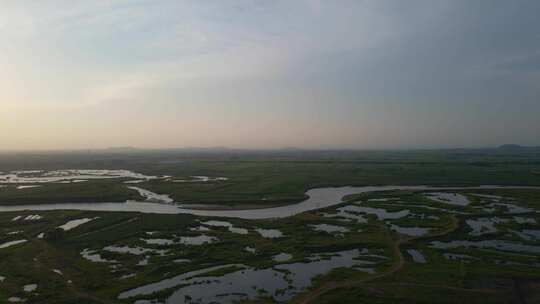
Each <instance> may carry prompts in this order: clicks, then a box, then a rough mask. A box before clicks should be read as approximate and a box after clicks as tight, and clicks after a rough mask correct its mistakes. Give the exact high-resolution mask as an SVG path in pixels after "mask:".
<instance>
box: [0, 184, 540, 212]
mask: <svg viewBox="0 0 540 304" xmlns="http://www.w3.org/2000/svg"><path fill="white" fill-rule="evenodd" d="M501 188H506V189H540V187H501V186H480V187H427V186H366V187H338V188H317V189H311V190H309V191H307V192H306V195H307V196H309V198H308V199H306V200H304V201H302V202H300V203H298V204H293V205H287V206H281V207H274V208H266V209H254V210H195V209H186V208H182V206H181V205H178V206H177V205H166V204H153V203H147V202H124V203H66V204H35V205H26V204H25V205H10V206H0V212H13V211H23V210H66V209H72V210H89V211H111V212H112V211H115V212H142V213H160V214H180V213H187V214H193V215H198V216H212V217H233V218H235V217H236V218H242V219H269V218H284V217H289V216H293V215H296V214H299V213H302V212H306V211H311V210H317V209H321V208H326V207H330V206H333V205H337V204H340V203H342V202H343V198H344V197H345V196H347V195H351V194H358V193H366V192H372V191H390V190H457V189H501Z"/></svg>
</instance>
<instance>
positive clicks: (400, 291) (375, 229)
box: [0, 190, 540, 303]
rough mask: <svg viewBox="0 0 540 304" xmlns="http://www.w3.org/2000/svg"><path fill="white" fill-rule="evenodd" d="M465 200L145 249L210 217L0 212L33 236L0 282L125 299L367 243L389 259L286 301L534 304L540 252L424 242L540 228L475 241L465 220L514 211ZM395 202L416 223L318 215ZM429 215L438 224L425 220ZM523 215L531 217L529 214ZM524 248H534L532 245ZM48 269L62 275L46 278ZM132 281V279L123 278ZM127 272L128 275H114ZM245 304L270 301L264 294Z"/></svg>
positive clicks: (538, 194)
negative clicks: (180, 281) (408, 230)
mask: <svg viewBox="0 0 540 304" xmlns="http://www.w3.org/2000/svg"><path fill="white" fill-rule="evenodd" d="M478 192H479V191H475V193H478ZM483 193H485V194H498V195H504V196H505V197H514V198H516V201H515V204H519V205H520V206H523V207H532V208H535V210H539V209H540V191H537V190H489V191H487V190H483ZM464 194H466V195H469V197H470V199H471V201H472V203H471V205H470V206H465V207H461V206H452V205H449V204H444V203H440V202H435V201H432V200H430V199H428V198H427V197H426V196H424V195H423V194H422V193H421V192H409V191H399V192H398V191H396V192H391V193H385V192H381V193H368V194H363V195H358V196H351V197H349V199H348V201H347V202H346V203H344V204H342V205H340V206H334V207H331V208H327V209H325V210H317V211H312V212H308V213H304V214H300V215H297V216H294V217H291V218H285V219H281V220H257V221H248V220H240V219H222V220H226V221H228V222H230V223H231V224H233V225H234V226H235V227H240V228H245V229H248V230H249V233H248V234H247V235H240V234H235V233H231V232H230V231H228V230H227V228H226V227H210V229H211V230H210V231H206V232H204V234H207V235H210V236H213V237H216V238H217V239H219V241H218V242H216V243H212V244H206V245H201V246H185V245H181V244H168V245H150V244H146V243H145V242H144V241H143V239H148V238H157V239H174V238H175V237H177V236H178V235H182V236H195V235H200V234H201V233H202V232H196V231H192V230H191V229H190V228H195V227H198V226H200V225H201V221H205V220H207V219H204V218H197V217H194V216H190V215H152V214H138V213H99V212H85V211H54V212H53V211H50V212H31V211H26V212H16V213H0V235H1V236H2V237H1V238H0V243H3V242H6V241H10V240H15V239H22V238H24V239H27V240H29V241H28V242H27V243H25V244H21V245H16V246H13V247H10V248H5V249H0V275H1V276H4V277H6V279H5V281H4V282H2V283H0V284H1V286H2V289H0V301H5V300H7V299H8V298H9V297H12V296H18V297H21V298H24V299H27V300H28V302H29V303H76V302H79V303H81V302H82V303H124V302H125V303H131V302H133V300H135V299H137V298H132V299H129V300H117V299H116V297H117V295H118V294H119V293H120V292H121V291H124V290H127V289H130V288H133V287H137V286H140V285H144V284H148V283H151V282H156V281H160V280H162V279H165V278H170V277H173V276H175V275H177V274H181V273H186V272H188V271H192V270H196V269H200V268H201V267H208V266H212V265H225V264H236V263H241V264H245V265H247V266H250V267H255V268H257V269H262V268H267V267H272V266H273V265H275V264H276V262H274V261H273V260H272V256H274V255H276V254H278V253H281V252H286V253H289V254H291V255H292V256H293V259H292V260H290V261H287V263H294V262H306V261H307V260H306V258H307V257H309V256H310V255H312V254H317V253H328V252H336V251H340V250H348V249H353V248H367V249H370V250H371V251H374V252H377V253H378V254H379V255H382V256H385V257H387V260H384V261H382V262H380V263H378V264H377V266H376V267H375V270H376V272H375V273H374V274H369V273H365V272H362V271H355V270H351V269H347V268H339V269H336V270H334V271H332V272H331V273H329V274H327V275H324V276H321V277H317V278H316V279H315V280H314V281H313V287H312V288H311V289H309V290H307V291H305V292H303V293H301V294H299V295H298V296H297V297H295V298H294V299H292V300H291V301H292V303H362V301H364V302H365V303H395V302H396V301H398V302H403V303H455V301H456V299H459V300H460V301H461V302H463V303H519V302H520V301H521V302H523V303H534V301H535V299H537V298H538V296H539V295H538V292H537V289H535V286H537V285H536V284H538V282H540V272H539V271H538V269H540V268H536V267H531V265H533V264H534V263H537V262H538V259H539V256H538V255H535V254H524V253H519V252H506V251H500V250H493V249H478V248H476V249H475V248H469V249H464V248H456V249H451V250H440V249H435V248H432V247H431V246H430V242H431V241H433V240H439V241H449V240H460V239H507V240H510V241H519V242H525V241H524V240H521V239H516V238H515V236H510V235H508V231H511V230H512V229H516V228H531V229H538V227H539V226H538V222H536V223H535V224H527V225H517V226H518V227H516V223H514V222H508V223H504V224H501V225H498V226H497V228H498V229H499V232H497V233H495V234H491V235H486V236H482V237H471V235H470V228H469V227H468V226H467V225H466V224H465V221H466V220H467V219H471V218H472V219H474V218H478V217H482V216H489V217H494V216H497V217H500V218H508V219H511V218H513V217H514V216H516V215H513V214H508V213H507V212H503V210H502V209H501V210H498V211H496V212H495V213H485V211H483V210H482V209H481V207H483V206H485V205H486V204H487V202H486V201H484V200H482V199H480V198H477V197H474V196H470V193H469V194H467V193H466V192H464ZM381 198H383V199H384V198H393V199H396V198H397V199H398V201H394V200H392V201H378V200H371V199H381ZM400 204H404V205H406V204H409V205H410V206H409V207H407V208H406V209H407V210H410V211H411V212H412V214H414V215H415V216H412V215H411V216H407V217H404V218H397V219H392V220H386V221H381V220H378V219H377V217H375V216H373V215H365V214H364V217H365V218H366V219H367V222H365V223H363V222H356V221H344V220H343V219H340V218H334V217H326V216H325V214H333V213H336V210H337V209H338V208H340V207H342V206H345V205H357V206H366V207H371V208H379V209H384V210H386V211H388V212H394V211H398V210H403V209H404V208H405V207H399V206H398V205H400ZM425 207H429V208H437V210H436V209H429V208H425ZM445 210H446V211H445ZM452 211H458V212H463V213H464V214H455V213H451V212H452ZM31 214H39V215H41V216H42V217H43V218H42V219H39V220H36V221H21V220H20V219H19V220H17V221H15V222H14V221H13V218H14V217H15V216H19V215H20V216H22V217H25V216H28V215H31ZM418 215H423V217H422V218H420V217H419V216H418ZM426 216H436V217H437V218H432V219H430V220H426V219H425V217H426ZM520 216H522V217H530V218H537V215H536V213H534V212H532V213H531V212H529V213H525V214H520ZM96 217H97V219H95V220H94V221H91V222H89V223H87V224H84V225H81V226H79V227H77V228H75V229H73V230H70V231H62V230H59V229H57V228H56V227H58V226H60V225H62V224H64V223H65V222H67V221H69V220H71V219H78V218H96ZM218 220H219V219H218ZM15 223H16V224H15ZM321 223H325V224H330V225H338V226H342V227H346V228H348V229H349V232H347V233H345V234H344V235H343V236H341V237H340V236H336V235H331V234H328V233H326V232H318V231H314V230H313V229H311V228H310V225H315V224H321ZM389 224H396V225H400V226H404V227H414V226H421V227H429V228H431V231H430V233H429V234H428V235H425V236H419V237H411V236H406V235H401V234H398V233H395V232H393V231H392V230H390V229H389ZM255 228H266V229H279V230H280V231H281V232H282V233H283V234H284V237H282V238H279V239H267V238H263V237H261V236H260V235H259V234H257V233H255V231H254V229H255ZM19 230H20V231H21V232H19V233H17V234H9V233H10V232H13V231H19ZM42 232H45V238H43V239H40V238H38V237H37V236H38V235H39V234H40V233H42ZM525 243H528V244H530V245H535V246H536V245H539V243H538V242H537V241H528V242H525ZM110 245H118V246H130V247H132V248H136V247H143V248H148V249H157V250H168V254H167V255H160V254H157V253H155V252H154V253H152V252H150V253H148V254H145V255H133V254H124V253H115V252H108V251H106V250H103V248H104V247H106V246H110ZM246 246H250V247H253V248H256V250H257V253H256V254H252V253H249V252H247V251H246V250H245V249H244V248H245V247H246ZM84 249H91V250H95V251H96V252H97V253H99V254H101V257H102V258H104V259H107V260H115V261H117V263H115V264H119V265H120V266H118V267H115V268H111V267H110V265H111V264H108V263H94V262H90V261H87V260H85V259H83V258H82V257H81V252H82V251H83V250H84ZM407 249H417V250H419V251H421V252H422V254H423V255H424V256H425V258H426V260H427V261H428V262H427V263H425V264H421V263H415V262H414V261H413V260H412V259H411V257H410V256H409V255H407V253H406V250H407ZM445 252H451V253H455V254H467V255H470V256H473V257H474V258H475V259H477V260H474V261H473V262H468V261H463V260H448V259H447V258H445V257H443V253H445ZM146 256H147V257H146ZM143 258H148V264H147V265H139V262H140V261H141V259H143ZM176 259H188V260H190V262H189V263H175V262H174V260H176ZM500 260H503V261H507V262H512V263H511V264H508V265H501V264H498V263H497V262H496V261H500ZM54 269H57V270H60V271H61V272H62V274H61V275H59V274H57V273H55V272H53V270H54ZM233 271H235V268H229V269H224V270H222V271H220V272H218V273H214V275H217V276H219V275H223V274H225V273H228V272H233ZM132 274H136V275H135V276H132V277H131V276H130V275H132ZM124 276H125V279H120V278H122V277H124ZM70 282H71V283H70ZM34 283H35V284H38V292H36V293H26V292H24V291H22V289H21V286H24V285H26V284H34ZM179 287H180V286H177V287H176V288H179ZM173 291H174V289H171V290H163V291H161V292H159V293H156V294H154V295H151V296H149V297H139V299H143V298H146V299H156V298H157V299H165V298H167V297H168V295H170V294H171V293H172V292H173ZM252 302H260V303H270V302H271V301H270V300H269V299H264V298H263V299H260V301H259V300H256V301H252Z"/></svg>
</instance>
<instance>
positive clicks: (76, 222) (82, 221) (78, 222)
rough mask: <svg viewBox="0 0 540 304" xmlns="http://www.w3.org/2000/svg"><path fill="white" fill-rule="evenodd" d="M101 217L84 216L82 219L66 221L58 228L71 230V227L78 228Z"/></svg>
mask: <svg viewBox="0 0 540 304" xmlns="http://www.w3.org/2000/svg"><path fill="white" fill-rule="evenodd" d="M98 218H99V217H95V218H82V219H77V220H71V221H69V222H67V223H65V224H64V225H62V226H58V228H60V229H63V230H64V231H69V230H71V229H74V228H77V227H79V226H81V225H83V224H86V223H88V222H91V221H93V220H95V219H98Z"/></svg>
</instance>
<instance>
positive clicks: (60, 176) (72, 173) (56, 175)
mask: <svg viewBox="0 0 540 304" xmlns="http://www.w3.org/2000/svg"><path fill="white" fill-rule="evenodd" d="M111 178H132V179H144V180H150V179H157V178H159V177H157V176H148V175H144V174H140V173H136V172H132V171H129V170H56V171H41V170H33V171H12V172H10V173H8V174H2V175H0V183H8V184H32V183H55V182H72V181H75V180H88V179H111Z"/></svg>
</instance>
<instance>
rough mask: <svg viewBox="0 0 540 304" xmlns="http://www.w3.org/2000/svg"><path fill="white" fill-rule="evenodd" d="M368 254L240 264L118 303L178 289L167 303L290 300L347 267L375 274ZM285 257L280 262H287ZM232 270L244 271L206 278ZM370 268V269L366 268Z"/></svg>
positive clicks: (145, 289)
mask: <svg viewBox="0 0 540 304" xmlns="http://www.w3.org/2000/svg"><path fill="white" fill-rule="evenodd" d="M367 254H368V251H367V250H365V249H364V250H358V249H354V250H349V251H341V252H333V253H328V254H325V256H327V255H331V256H330V257H323V255H314V256H312V257H310V258H309V260H310V261H309V262H305V263H292V264H278V265H275V266H274V267H272V268H264V269H255V268H250V267H247V266H245V265H241V264H234V265H221V266H215V267H210V268H206V269H201V270H197V271H192V272H189V273H185V274H182V275H179V276H176V277H174V278H170V279H166V280H163V281H161V282H157V283H153V284H149V285H145V286H141V287H138V288H135V289H132V290H129V291H126V292H123V293H121V294H120V295H119V296H118V298H119V299H128V298H131V297H135V296H141V295H151V294H152V293H154V292H159V291H163V290H166V289H170V288H174V287H177V286H183V285H187V286H185V287H179V288H178V289H177V290H176V291H174V292H173V293H172V294H171V295H170V296H169V297H168V298H167V300H166V303H183V302H184V301H186V299H189V301H191V302H193V303H235V302H236V301H240V300H250V299H251V300H253V299H256V298H258V297H261V296H268V297H271V298H273V299H274V300H275V301H277V302H284V301H287V300H290V299H291V298H292V297H294V296H295V295H296V294H298V293H299V292H302V291H304V290H306V288H308V287H309V286H310V285H311V280H312V279H313V278H314V277H316V276H318V275H322V274H326V273H328V272H330V271H331V270H333V269H337V268H341V267H347V268H351V267H352V268H357V269H358V270H361V271H362V270H363V271H366V272H373V268H372V267H375V265H376V262H372V261H367V260H362V257H363V256H365V255H367ZM285 255H286V254H282V255H279V256H280V259H281V257H282V258H288V257H289V256H285ZM231 266H234V267H237V268H242V269H241V270H237V271H234V272H231V273H228V274H225V275H223V276H220V277H215V276H204V274H205V273H210V272H212V271H215V270H220V269H224V268H229V267H231ZM366 266H367V268H365V267H366Z"/></svg>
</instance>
